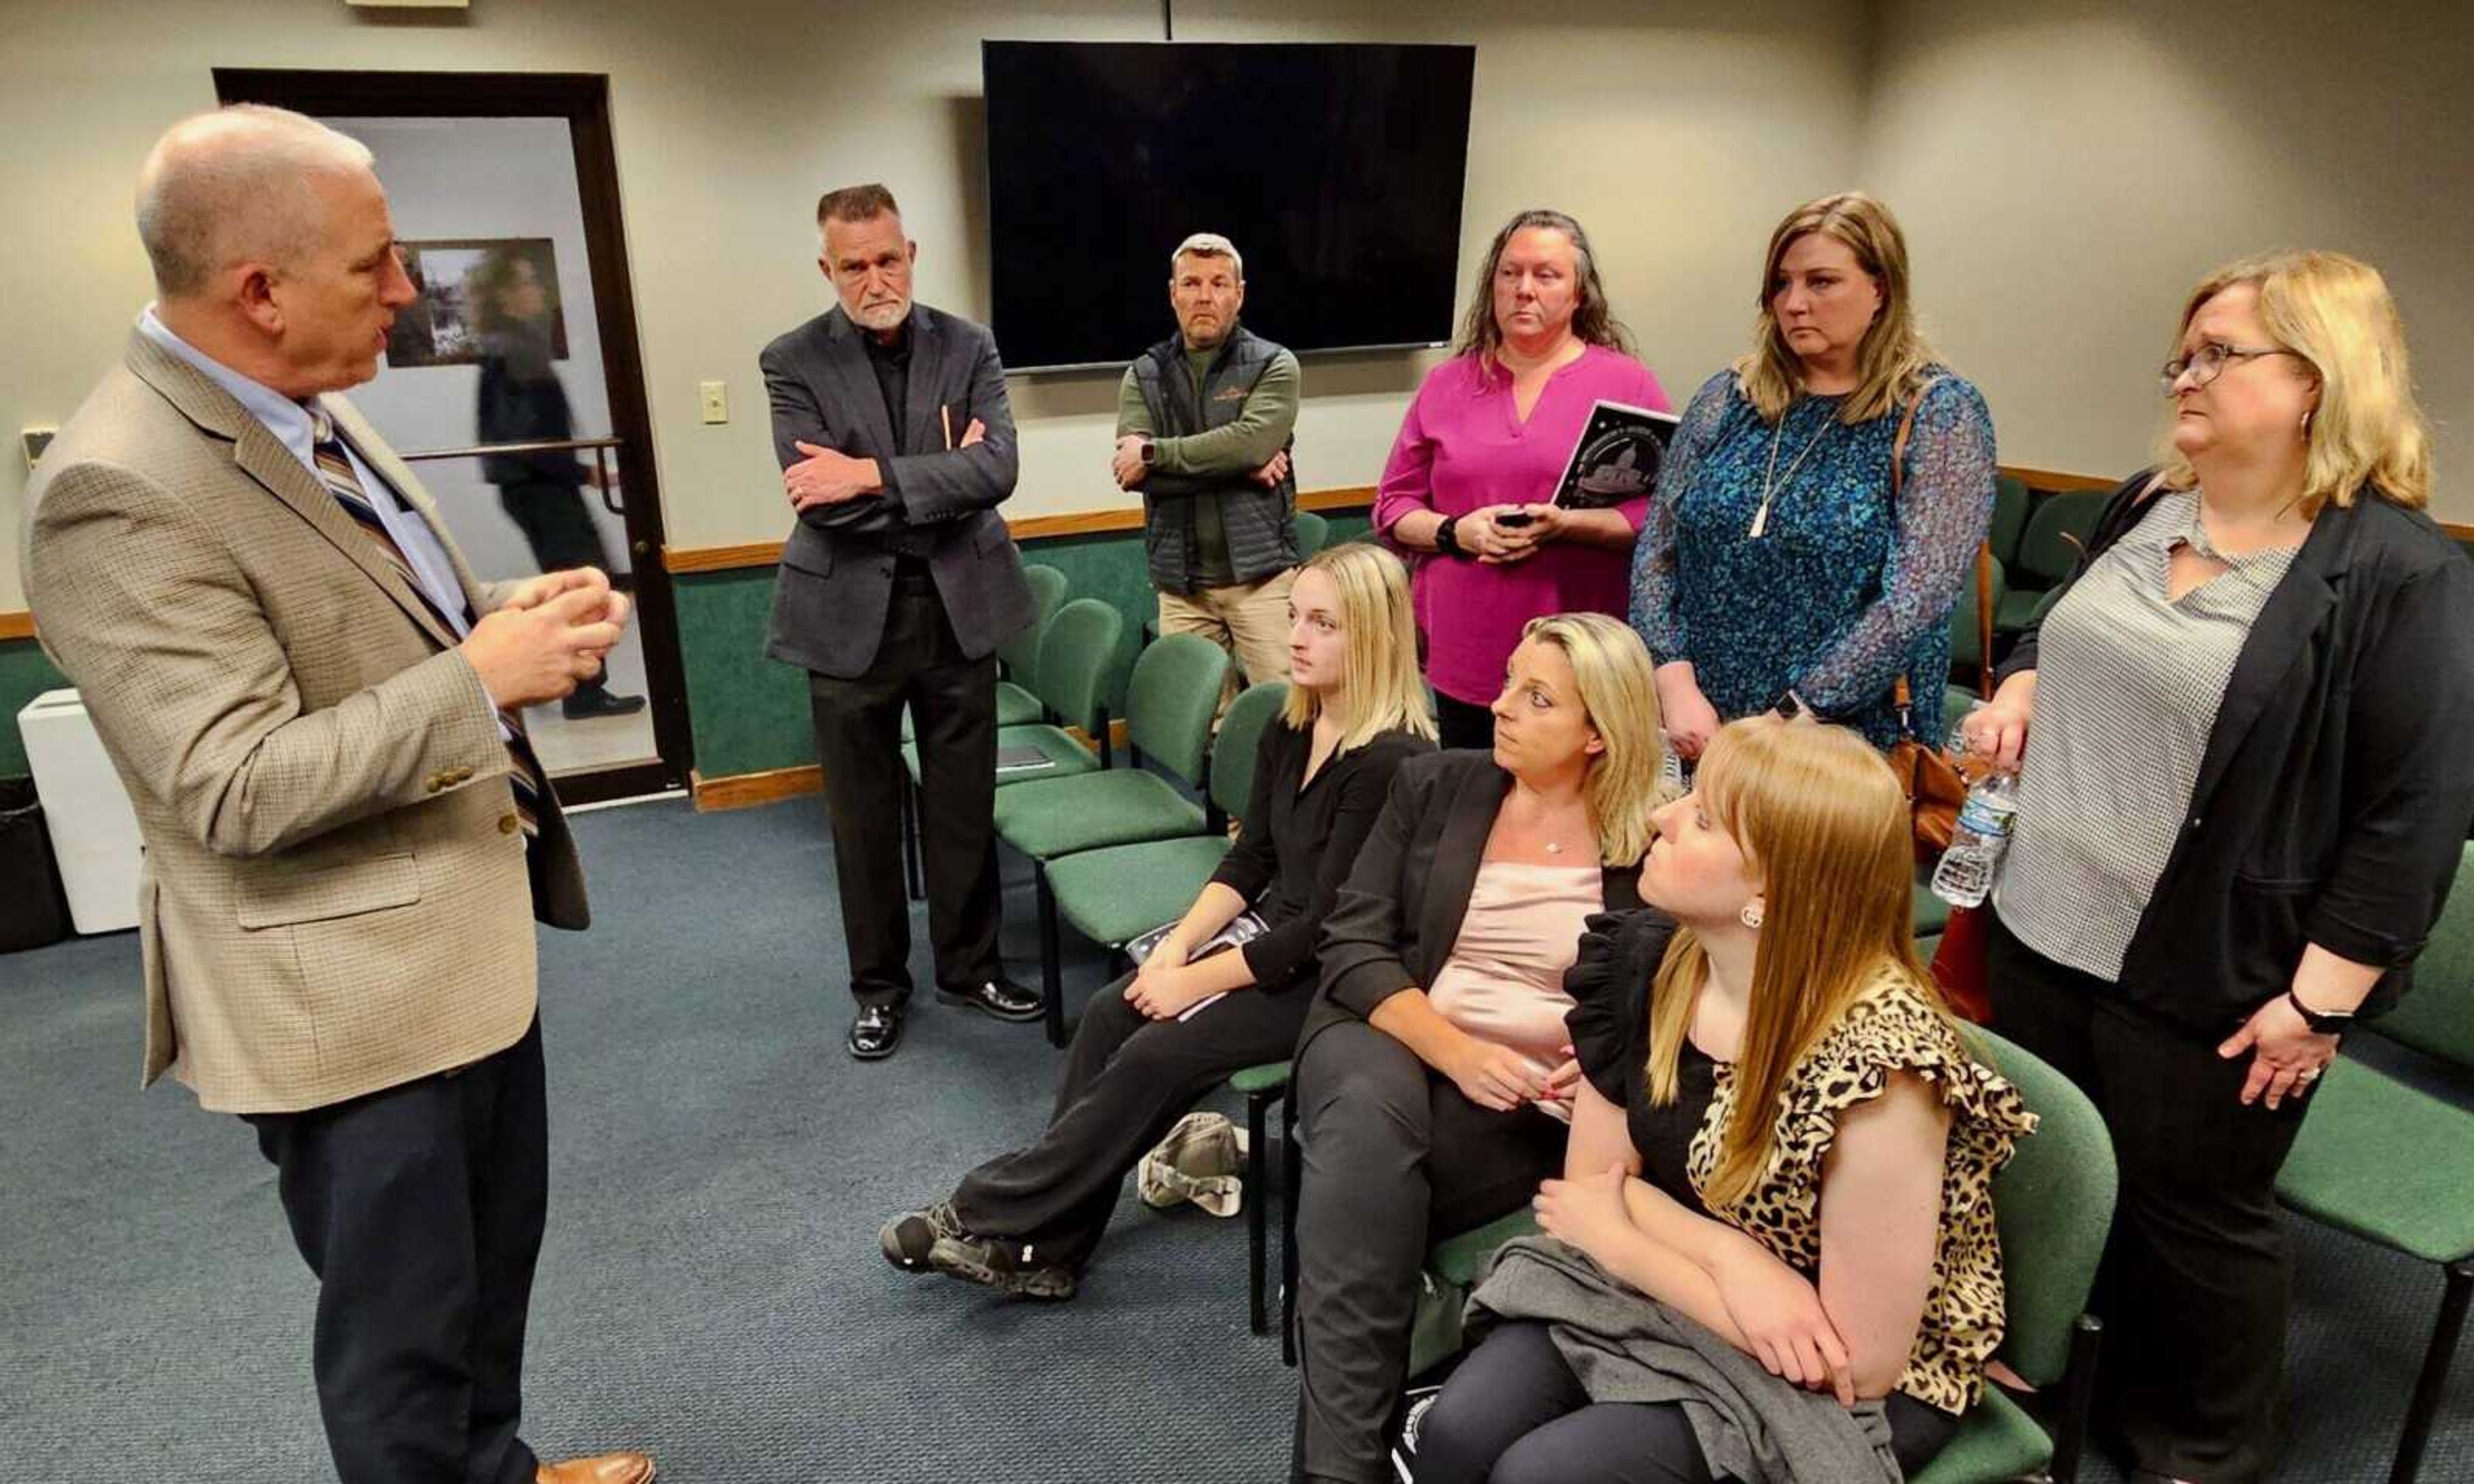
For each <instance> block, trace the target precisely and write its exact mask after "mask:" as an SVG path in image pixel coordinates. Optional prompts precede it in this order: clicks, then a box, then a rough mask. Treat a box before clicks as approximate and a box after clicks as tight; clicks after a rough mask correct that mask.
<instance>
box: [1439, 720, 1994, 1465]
mask: <svg viewBox="0 0 2474 1484" xmlns="http://www.w3.org/2000/svg"><path fill="white" fill-rule="evenodd" d="M1657 824H1658V839H1657V842H1656V843H1655V844H1654V845H1652V846H1651V847H1650V851H1649V857H1648V859H1647V860H1646V861H1645V862H1644V863H1643V864H1642V867H1641V874H1640V895H1641V898H1642V899H1643V900H1644V901H1646V902H1648V903H1649V904H1650V905H1651V907H1653V908H1655V909H1657V910H1652V911H1642V912H1636V913H1631V914H1623V915H1609V916H1606V917H1601V918H1598V919H1596V920H1594V921H1593V922H1591V924H1590V932H1589V936H1588V937H1587V938H1585V939H1584V940H1583V941H1582V944H1581V955H1580V960H1579V962H1578V963H1577V964H1576V965H1575V966H1574V968H1573V969H1572V972H1571V974H1570V976H1569V977H1568V978H1567V979H1566V981H1565V982H1566V984H1567V985H1568V986H1569V987H1570V989H1571V992H1572V996H1573V999H1574V1001H1575V1003H1574V1006H1573V1009H1572V1013H1571V1017H1570V1022H1569V1023H1570V1027H1571V1032H1572V1045H1573V1047H1574V1050H1575V1052H1576V1053H1577V1055H1578V1058H1579V1061H1580V1064H1581V1070H1582V1073H1583V1079H1584V1080H1583V1081H1582V1083H1581V1085H1580V1088H1579V1089H1578V1094H1577V1097H1576V1100H1575V1103H1574V1108H1573V1116H1572V1131H1571V1141H1570V1143H1569V1145H1568V1147H1567V1148H1566V1150H1565V1153H1564V1178H1563V1179H1561V1180H1552V1181H1548V1182H1546V1184H1545V1185H1543V1186H1542V1187H1541V1189H1540V1193H1539V1196H1538V1200H1537V1209H1538V1213H1539V1221H1540V1225H1541V1226H1543V1227H1544V1228H1545V1230H1546V1232H1547V1233H1548V1235H1546V1236H1544V1237H1531V1238H1524V1239H1522V1240H1521V1241H1518V1242H1515V1243H1513V1244H1511V1245H1510V1246H1508V1247H1506V1248H1505V1249H1504V1251H1503V1253H1502V1254H1501V1255H1500V1256H1499V1257H1497V1259H1496V1261H1495V1264H1494V1266H1493V1268H1492V1271H1491V1272H1490V1273H1489V1275H1488V1277H1487V1279H1486V1280H1485V1281H1484V1282H1482V1283H1481V1284H1480V1285H1479V1288H1478V1291H1477V1292H1476V1294H1475V1295H1474V1296H1473V1297H1472V1299H1471V1301H1470V1312H1471V1317H1472V1321H1473V1324H1475V1325H1477V1326H1479V1327H1489V1328H1491V1330H1492V1332H1490V1333H1488V1334H1487V1337H1486V1339H1485V1342H1484V1343H1483V1344H1482V1345H1480V1346H1479V1347H1478V1349H1477V1351H1476V1352H1475V1353H1474V1354H1472V1355H1470V1356H1469V1358H1468V1359H1467V1361H1465V1362H1464V1363H1463V1364H1462V1366H1461V1368H1460V1369H1459V1370H1458V1371H1456V1372H1455V1373H1453V1376H1452V1378H1451V1380H1450V1382H1449V1383H1448V1384H1447V1385H1446V1386H1445V1387H1444V1388H1443V1395H1442V1396H1441V1397H1440V1398H1439V1399H1437V1400H1436V1401H1435V1403H1434V1405H1433V1407H1432V1408H1431V1409H1430V1410H1429V1411H1428V1412H1427V1414H1426V1415H1425V1416H1424V1417H1423V1418H1422V1419H1420V1424H1419V1429H1418V1439H1417V1442H1418V1479H1419V1484H1473V1481H1479V1480H1492V1484H1529V1481H1545V1480H1554V1481H1558V1484H1562V1481H1567V1480H1573V1479H1583V1478H1586V1479H1591V1480H1602V1481H1619V1484H1686V1481H1689V1484H1702V1481H1707V1480H1710V1479H1715V1478H1739V1479H1761V1480H1777V1481H1781V1484H1784V1481H1786V1480H1789V1479H1825V1478H1826V1479H1829V1480H1831V1484H1856V1481H1861V1480H1868V1479H1880V1480H1884V1481H1895V1480H1897V1479H1898V1478H1899V1477H1901V1472H1900V1471H1902V1470H1904V1471H1910V1472H1912V1471H1913V1470H1915V1469H1917V1468H1919V1467H1921V1466H1922V1465H1923V1464H1924V1463H1925V1462H1926V1461H1927V1460H1928V1459H1929V1458H1930V1457H1931V1456H1932V1455H1933V1454H1934V1453H1935V1452H1936V1451H1938V1450H1939V1449H1940V1448H1941V1446H1942V1445H1943V1444H1944V1443H1945V1442H1947V1441H1948V1440H1949V1438H1950V1436H1951V1435H1952V1433H1953V1431H1954V1430H1955V1429H1956V1424H1957V1414H1958V1413H1960V1412H1962V1411H1964V1410H1965V1409H1966V1408H1967V1406H1968V1405H1969V1404H1970V1403H1971V1402H1973V1401H1974V1400H1976V1396H1977V1389H1978V1387H1979V1386H1981V1384H1982V1379H1983V1367H1984V1362H1985V1359H1986V1357H1988V1356H1990V1355H1991V1354H1992V1353H1993V1351H1994V1347H1995V1346H1996V1345H1997V1344H1998V1343H1999V1342H2000V1340H2001V1328H2002V1287H2001V1242H2000V1238H1999V1236H1998V1235H1997V1234H1996V1232H1995V1230H1994V1225H1993V1207H1992V1201H1991V1196H1990V1187H1991V1182H1992V1179H1993V1174H1994V1172H1995V1171H1996V1170H1998V1169H1999V1168H2000V1167H2001V1164H2002V1163H2003V1162H2004V1161H2006V1160H2007V1159H2008V1158H2009V1155H2010V1150H2011V1147H2012V1143H2013V1141H2014V1140H2015V1139H2017V1138H2018V1137H2020V1136H2022V1135H2024V1134H2025V1133H2027V1132H2028V1131H2029V1130H2031V1129H2032V1128H2033V1127H2034V1119H2033V1117H2032V1116H2031V1115H2029V1114H2028V1113H2027V1112H2026V1110H2025V1106H2024V1104H2023V1103H2022V1102H2021V1101H2020V1098H2019V1095H2018V1092H2017V1091H2016V1090H2015V1089H2013V1088H2011V1086H2010V1085H2009V1084H2008V1083H2006V1082H2003V1081H2002V1080H2001V1078H2000V1077H1998V1076H1996V1075H1995V1074H1994V1073H1993V1072H1992V1071H1990V1070H1988V1069H1987V1068H1986V1067H1985V1066H1983V1065H1981V1064H1979V1063H1977V1061H1976V1060H1975V1059H1974V1058H1973V1057H1972V1056H1971V1055H1970V1054H1969V1052H1968V1050H1967V1047H1966V1046H1965V1045H1964V1044H1963V1043H1962V1042H1961V1041H1960V1040H1959V1037H1958V1033H1957V1030H1956V1028H1955V1026H1954V1025H1953V1022H1952V1020H1951V1019H1950V1017H1949V1016H1948V1015H1947V1014H1946V1013H1945V1012H1944V1011H1943V1009H1942V1007H1941V1005H1940V1003H1939V1001H1938V999H1937V998H1936V996H1935V994H1934V992H1933V990H1932V988H1931V980H1930V979H1929V977H1928V975H1927V974H1926V971H1925V970H1924V969H1923V968H1922V967H1921V966H1920V965H1919V964H1918V963H1917V962H1916V958H1915V951H1914V948H1913V946H1912V945H1911V943H1910V940H1909V938H1908V925H1907V910H1908V908H1907V897H1908V889H1909V884H1910V882H1911V881H1912V879H1913V872H1914V856H1913V853H1912V851H1913V847H1912V844H1911V843H1910V834H1909V828H1910V826H1909V823H1908V806H1907V803H1906V800H1905V799H1904V796H1903V795H1902V794H1901V792H1900V788H1899V784H1898V780H1897V779H1896V778H1893V777H1892V776H1891V773H1890V770H1889V767H1888V766H1887V764H1885V763H1884V762H1883V761H1882V760H1881V757H1880V754H1878V753H1876V752H1874V751H1873V749H1872V748H1871V747H1869V746H1867V745H1866V743H1865V741H1864V739H1863V738H1862V737H1861V736H1859V735H1857V734H1856V732H1853V731H1850V730H1843V729H1840V728H1836V727H1821V726H1814V725H1812V724H1810V723H1783V722H1780V721H1778V720H1776V719H1773V718H1751V719H1747V720H1744V721H1738V722H1734V723H1733V724H1730V725H1729V726H1727V727H1725V728H1722V729H1721V730H1719V732H1718V733H1717V735H1716V737H1715V739H1714V740H1713V741H1712V742H1711V743H1710V747H1709V749H1708V751H1707V752H1706V753H1705V754H1703V759H1702V763H1701V768H1700V772H1699V774H1698V776H1697V778H1695V790H1694V792H1693V793H1692V794H1690V795H1688V796H1686V798H1684V799H1682V800H1679V801H1677V802H1674V803H1670V804H1668V805H1666V806H1665V807H1664V808H1662V809H1661V810H1660V811H1659V814H1658V819H1657ZM1584 1257H1586V1258H1587V1260H1583V1259H1584ZM1679 1319H1682V1320H1688V1321H1691V1323H1690V1324H1681V1323H1679V1322H1678V1320H1679ZM1652 1399H1659V1400H1652Z"/></svg>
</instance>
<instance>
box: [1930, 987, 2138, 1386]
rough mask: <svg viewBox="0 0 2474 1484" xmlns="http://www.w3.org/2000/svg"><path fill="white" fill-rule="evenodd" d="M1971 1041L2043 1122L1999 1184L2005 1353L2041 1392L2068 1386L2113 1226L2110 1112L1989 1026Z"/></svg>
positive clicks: (1974, 1029)
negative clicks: (2074, 1333)
mask: <svg viewBox="0 0 2474 1484" xmlns="http://www.w3.org/2000/svg"><path fill="white" fill-rule="evenodd" d="M1965 1034H1966V1035H1967V1036H1968V1037H1969V1038H1970V1039H1971V1040H1973V1041H1975V1042H1976V1051H1977V1055H1978V1056H1980V1057H1982V1058H1983V1059H1984V1062H1985V1064H1986V1065H1989V1066H1991V1067H1992V1068H1993V1069H1994V1070H1995V1071H1998V1072H2000V1073H2001V1075H2002V1076H2003V1077H2005V1078H2007V1079H2009V1082H2010V1084H2011V1086H2013V1087H2015V1088H2017V1089H2019V1095H2020V1096H2021V1097H2023V1098H2025V1100H2026V1103H2027V1109H2028V1111H2029V1112H2030V1113H2034V1114H2035V1115H2036V1117H2037V1119H2038V1120H2039V1122H2038V1125H2037V1129H2036V1132H2035V1133H2033V1134H2031V1135H2029V1136H2028V1137H2025V1138H2023V1139H2021V1140H2020V1141H2019V1146H2018V1151H2017V1152H2016V1153H2015V1154H2013V1155H2012V1156H2011V1157H2010V1162H2009V1163H2008V1164H2006V1165H2004V1166H2003V1167H2002V1169H2001V1173H2000V1174H1999V1175H1996V1176H1995V1177H1994V1178H1993V1214H1994V1219H1995V1220H1996V1221H1997V1222H1998V1223H1999V1224H2000V1226H2001V1284H2002V1288H2003V1289H2004V1290H2005V1293H2006V1304H2005V1307H2006V1310H2007V1321H2008V1327H2007V1330H2006V1332H2005V1333H2004V1335H2003V1337H2002V1341H2001V1356H2002V1358H2003V1359H2005V1360H2007V1361H2009V1362H2010V1365H2011V1367H2012V1369H2014V1370H2016V1371H2017V1372H2018V1373H2019V1374H2020V1375H2021V1376H2024V1377H2025V1378H2026V1379H2027V1380H2029V1381H2031V1382H2033V1383H2034V1384H2036V1385H2038V1386H2046V1385H2050V1384H2051V1383H2053V1382H2054V1381H2057V1380H2059V1379H2061V1376H2062V1372H2063V1371H2064V1370H2065V1369H2067V1368H2068V1366H2069V1364H2070V1352H2071V1328H2072V1326H2073V1325H2074V1323H2075V1322H2076V1321H2077V1319H2078V1317H2079V1315H2080V1314H2081V1313H2082V1312H2084V1311H2085V1310H2086V1308H2087V1301H2088V1289H2089V1288H2090V1287H2091V1286H2093V1285H2094V1284H2095V1282H2096V1268H2097V1262H2098V1259H2099V1258H2101V1257H2103V1256H2104V1239H2105V1233H2107V1232H2108V1231H2110V1230H2111V1229H2112V1226H2113V1202H2114V1194H2115V1187H2116V1180H2117V1172H2116V1169H2115V1166H2114V1161H2113V1138H2112V1136H2111V1135H2110V1134H2108V1133H2107V1132H2106V1130H2105V1126H2104V1118H2103V1115H2102V1114H2100V1113H2098V1112H2097V1111H2096V1105H2095V1104H2093V1103H2091V1102H2089V1101H2088V1100H2087V1094H2085V1093H2083V1092H2081V1091H2080V1090H2079V1089H2077V1088H2076V1087H2075V1086H2074V1085H2073V1084H2072V1082H2071V1080H2070V1079H2069V1078H2068V1077H2065V1076H2063V1075H2062V1074H2061V1073H2060V1072H2057V1071H2055V1070H2054V1069H2053V1068H2052V1067H2050V1066H2049V1065H2046V1064H2045V1063H2044V1062H2042V1061H2039V1060H2038V1059H2037V1058H2035V1057H2033V1056H2030V1055H2029V1054H2028V1053H2027V1052H2026V1051H2025V1049H2023V1048H2021V1047H2019V1046H2017V1045H2014V1044H2012V1043H2011V1042H2009V1041H2004V1040H2002V1039H2001V1037H1999V1036H1997V1035H1995V1034H1994V1033H1993V1032H1991V1031H1988V1030H1986V1029H1984V1028H1983V1027H1981V1026H1973V1025H1971V1026H1968V1027H1966V1028H1965Z"/></svg>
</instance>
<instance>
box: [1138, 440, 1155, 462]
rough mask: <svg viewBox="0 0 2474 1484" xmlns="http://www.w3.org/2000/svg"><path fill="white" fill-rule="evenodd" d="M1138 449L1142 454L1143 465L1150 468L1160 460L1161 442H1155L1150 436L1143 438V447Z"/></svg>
mask: <svg viewBox="0 0 2474 1484" xmlns="http://www.w3.org/2000/svg"><path fill="white" fill-rule="evenodd" d="M1137 451H1138V452H1139V453H1140V454H1141V455H1142V460H1143V467H1145V468H1149V467H1152V465H1154V464H1157V463H1158V462H1159V444H1158V443H1153V442H1152V440H1150V439H1148V438H1146V439H1144V440H1143V443H1142V447H1141V448H1140V449H1138V450H1137Z"/></svg>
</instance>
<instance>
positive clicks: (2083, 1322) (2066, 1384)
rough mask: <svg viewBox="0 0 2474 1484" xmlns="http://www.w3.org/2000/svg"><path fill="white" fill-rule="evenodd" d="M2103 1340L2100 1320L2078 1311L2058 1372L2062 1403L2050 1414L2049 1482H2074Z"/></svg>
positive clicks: (2084, 1447)
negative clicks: (2055, 1413) (2065, 1358)
mask: <svg viewBox="0 0 2474 1484" xmlns="http://www.w3.org/2000/svg"><path fill="white" fill-rule="evenodd" d="M2103 1344H2104V1322H2103V1321H2102V1320H2100V1319H2098V1318H2097V1317H2096V1316H2095V1315H2094V1314H2081V1315H2080V1316H2079V1317H2078V1319H2077V1321H2076V1322H2075V1323H2074V1324H2073V1325H2072V1326H2071V1353H2070V1358H2069V1360H2068V1361H2066V1362H2065V1368H2064V1370H2063V1372H2062V1405H2061V1411H2060V1414H2059V1415H2058V1416H2056V1417H2055V1418H2054V1424H2055V1425H2054V1429H2053V1464H2052V1468H2051V1469H2050V1470H2049V1471H2048V1472H2049V1474H2050V1477H2051V1479H2052V1481H2053V1484H2076V1480H2077V1479H2078V1476H2079V1455H2080V1454H2081V1453H2082V1452H2084V1451H2086V1448H2087V1430H2088V1411H2089V1408H2090V1406H2091V1404H2092V1403H2093V1402H2094V1401H2095V1400H2096V1360H2097V1352H2098V1350H2099V1349H2101V1348H2102V1347H2103Z"/></svg>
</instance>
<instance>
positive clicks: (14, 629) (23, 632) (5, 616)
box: [0, 612, 35, 639]
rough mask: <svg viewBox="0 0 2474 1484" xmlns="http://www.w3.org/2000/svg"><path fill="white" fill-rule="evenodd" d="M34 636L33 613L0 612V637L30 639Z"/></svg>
mask: <svg viewBox="0 0 2474 1484" xmlns="http://www.w3.org/2000/svg"><path fill="white" fill-rule="evenodd" d="M34 636H35V615H34V614H32V613H19V612H8V613H0V639H31V638H33V637H34Z"/></svg>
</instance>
